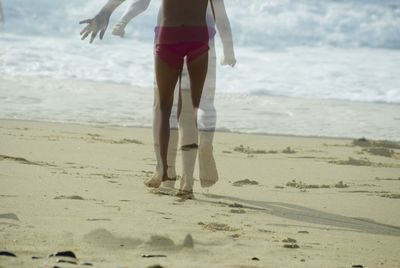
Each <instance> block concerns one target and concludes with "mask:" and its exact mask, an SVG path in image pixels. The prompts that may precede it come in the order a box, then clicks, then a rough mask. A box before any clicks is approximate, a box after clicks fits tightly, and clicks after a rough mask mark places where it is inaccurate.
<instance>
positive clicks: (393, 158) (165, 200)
mask: <svg viewBox="0 0 400 268" xmlns="http://www.w3.org/2000/svg"><path fill="white" fill-rule="evenodd" d="M151 137H152V135H151V130H150V129H147V128H124V127H103V126H89V125H74V124H59V123H43V122H33V121H17V120H15V121H13V120H1V121H0V183H1V187H0V251H7V252H10V253H14V254H15V255H16V256H17V257H9V256H0V267H53V266H55V265H57V267H77V265H76V264H78V266H81V267H87V266H88V265H93V266H94V267H352V266H353V267H400V257H399V255H398V246H399V243H400V214H399V208H400V203H399V202H400V200H399V199H400V146H399V144H397V143H392V142H378V141H370V140H349V139H322V138H307V137H294V136H293V137H290V136H269V135H246V134H234V133H216V137H215V143H214V151H215V158H216V161H217V165H218V169H219V173H220V180H219V182H218V183H217V184H216V185H215V186H214V187H212V188H210V189H208V190H207V189H202V188H201V187H200V184H199V182H198V181H196V182H195V188H194V191H195V199H194V200H181V199H179V198H177V197H174V196H168V195H159V194H155V193H153V192H151V191H149V189H148V188H146V187H145V186H144V185H143V181H144V180H145V179H147V178H148V177H149V176H151V175H152V172H153V171H154V168H155V158H154V156H153V146H152V138H151ZM177 164H178V166H177V168H178V172H179V171H180V154H179V153H178V160H177ZM195 174H196V177H198V176H197V174H198V171H197V169H196V171H195ZM60 251H72V252H73V253H74V254H75V256H76V259H75V258H66V257H62V256H55V257H49V255H50V254H52V253H55V252H60ZM156 265H159V266H156ZM356 265H361V266H356Z"/></svg>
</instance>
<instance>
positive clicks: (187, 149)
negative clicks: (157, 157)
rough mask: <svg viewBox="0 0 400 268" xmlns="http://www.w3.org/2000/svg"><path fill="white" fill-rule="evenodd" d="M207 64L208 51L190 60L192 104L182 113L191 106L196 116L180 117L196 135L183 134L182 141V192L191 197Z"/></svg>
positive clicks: (188, 65) (184, 110)
mask: <svg viewBox="0 0 400 268" xmlns="http://www.w3.org/2000/svg"><path fill="white" fill-rule="evenodd" d="M207 65H208V53H207V52H206V53H203V54H202V55H200V56H199V57H196V59H194V60H192V61H190V62H188V64H187V67H188V73H189V80H190V88H191V99H192V106H191V107H189V105H188V103H185V104H183V105H182V107H183V109H182V114H183V113H184V112H186V111H187V110H189V111H190V108H192V109H194V117H193V116H192V117H191V116H190V115H189V116H185V117H180V119H179V123H180V124H182V123H184V124H185V125H186V126H191V129H193V133H194V135H182V143H183V146H182V157H183V168H184V176H183V183H182V184H181V190H183V191H182V192H183V193H184V195H186V197H189V198H192V196H191V192H192V189H193V171H194V164H195V161H196V155H197V147H198V145H197V144H198V137H197V134H198V132H197V116H196V110H197V109H198V107H199V104H200V99H201V94H202V91H203V87H204V81H205V78H206V75H207ZM185 93H186V92H185ZM185 93H182V94H185ZM192 114H193V113H192ZM190 118H192V119H194V120H193V121H191V122H189V121H187V119H190ZM183 119H185V122H183ZM185 134H188V133H185ZM189 136H193V138H195V140H194V143H190V141H189V140H185V137H189ZM185 192H186V194H185ZM187 193H189V196H187Z"/></svg>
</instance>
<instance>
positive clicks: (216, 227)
mask: <svg viewBox="0 0 400 268" xmlns="http://www.w3.org/2000/svg"><path fill="white" fill-rule="evenodd" d="M199 225H202V226H203V229H205V230H209V231H212V232H216V231H224V232H235V231H238V230H239V229H236V228H233V227H231V226H229V225H227V224H225V223H219V222H211V223H207V224H205V223H199Z"/></svg>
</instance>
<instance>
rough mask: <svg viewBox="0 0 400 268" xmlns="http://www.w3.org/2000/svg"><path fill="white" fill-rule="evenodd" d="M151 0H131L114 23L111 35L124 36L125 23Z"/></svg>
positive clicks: (145, 7) (143, 9)
mask: <svg viewBox="0 0 400 268" xmlns="http://www.w3.org/2000/svg"><path fill="white" fill-rule="evenodd" d="M150 1H151V0H133V1H132V3H131V4H130V5H129V6H128V7H127V8H126V10H125V12H124V14H123V15H122V17H121V18H120V19H119V21H118V22H117V24H115V26H114V29H113V31H112V34H113V35H117V36H120V37H124V35H125V27H126V25H127V24H128V23H129V22H130V21H131V20H132V19H133V18H135V17H136V16H138V15H139V14H141V13H142V12H144V11H145V10H146V9H147V8H148V7H149V4H150Z"/></svg>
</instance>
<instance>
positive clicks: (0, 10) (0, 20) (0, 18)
mask: <svg viewBox="0 0 400 268" xmlns="http://www.w3.org/2000/svg"><path fill="white" fill-rule="evenodd" d="M3 23H4V12H3V7H2V5H1V0H0V25H1V24H3Z"/></svg>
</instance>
